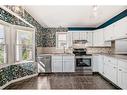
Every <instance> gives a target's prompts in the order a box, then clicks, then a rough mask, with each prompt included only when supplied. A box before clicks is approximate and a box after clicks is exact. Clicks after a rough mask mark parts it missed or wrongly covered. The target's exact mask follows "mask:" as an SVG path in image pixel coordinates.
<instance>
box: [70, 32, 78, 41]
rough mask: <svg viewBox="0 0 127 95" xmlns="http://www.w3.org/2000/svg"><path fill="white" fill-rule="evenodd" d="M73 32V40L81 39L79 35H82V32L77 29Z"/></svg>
mask: <svg viewBox="0 0 127 95" xmlns="http://www.w3.org/2000/svg"><path fill="white" fill-rule="evenodd" d="M72 34H73V37H72V39H73V41H74V40H79V39H80V38H79V36H80V33H79V32H77V31H75V32H72Z"/></svg>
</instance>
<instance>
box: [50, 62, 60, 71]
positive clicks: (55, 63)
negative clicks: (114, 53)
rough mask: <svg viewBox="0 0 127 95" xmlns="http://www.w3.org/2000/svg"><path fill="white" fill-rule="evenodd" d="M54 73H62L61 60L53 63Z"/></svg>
mask: <svg viewBox="0 0 127 95" xmlns="http://www.w3.org/2000/svg"><path fill="white" fill-rule="evenodd" d="M52 72H62V61H61V60H56V61H53V63H52Z"/></svg>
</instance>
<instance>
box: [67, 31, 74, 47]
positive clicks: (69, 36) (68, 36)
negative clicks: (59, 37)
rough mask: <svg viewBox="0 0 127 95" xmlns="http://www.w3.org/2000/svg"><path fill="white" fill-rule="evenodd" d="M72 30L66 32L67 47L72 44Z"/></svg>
mask: <svg viewBox="0 0 127 95" xmlns="http://www.w3.org/2000/svg"><path fill="white" fill-rule="evenodd" d="M72 40H73V39H72V32H68V33H67V46H68V47H72V45H73V41H72Z"/></svg>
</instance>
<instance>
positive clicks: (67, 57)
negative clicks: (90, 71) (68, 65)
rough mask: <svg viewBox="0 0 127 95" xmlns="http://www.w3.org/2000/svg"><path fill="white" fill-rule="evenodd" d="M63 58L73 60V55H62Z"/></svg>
mask: <svg viewBox="0 0 127 95" xmlns="http://www.w3.org/2000/svg"><path fill="white" fill-rule="evenodd" d="M64 60H74V56H63V61H64Z"/></svg>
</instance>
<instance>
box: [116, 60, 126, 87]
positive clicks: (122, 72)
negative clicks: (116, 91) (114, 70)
mask: <svg viewBox="0 0 127 95" xmlns="http://www.w3.org/2000/svg"><path fill="white" fill-rule="evenodd" d="M118 66H119V68H118V86H119V87H121V88H122V89H127V62H124V61H121V60H119V61H118Z"/></svg>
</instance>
